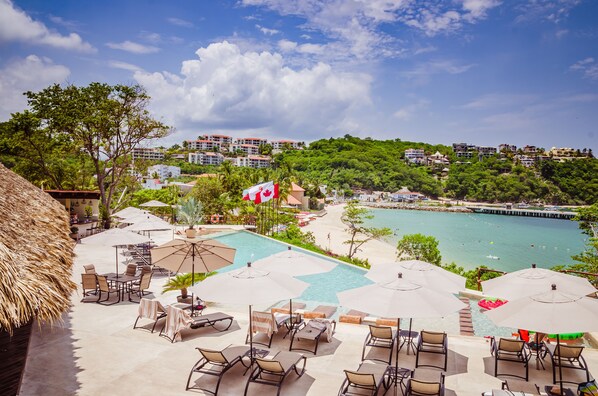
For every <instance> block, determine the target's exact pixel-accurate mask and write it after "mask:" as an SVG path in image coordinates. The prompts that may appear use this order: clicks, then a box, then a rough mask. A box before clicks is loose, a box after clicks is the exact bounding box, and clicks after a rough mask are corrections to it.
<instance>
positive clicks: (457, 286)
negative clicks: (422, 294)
mask: <svg viewBox="0 0 598 396" xmlns="http://www.w3.org/2000/svg"><path fill="white" fill-rule="evenodd" d="M399 272H401V273H402V274H403V276H404V277H405V278H406V279H407V280H409V281H411V282H414V283H417V284H420V285H422V286H426V287H429V288H431V289H434V290H441V291H446V292H449V293H459V292H460V291H461V290H464V289H465V282H466V279H465V277H463V276H461V275H457V274H455V273H453V272H450V271H447V270H445V269H444V268H442V267H440V266H438V265H434V264H430V263H427V262H425V261H421V260H404V261H394V262H386V263H374V264H372V268H371V269H370V270H369V271H368V273H367V274H366V275H365V276H366V278H368V279H371V280H373V281H374V282H384V281H388V280H391V279H394V278H395V277H396V276H397V273H399Z"/></svg>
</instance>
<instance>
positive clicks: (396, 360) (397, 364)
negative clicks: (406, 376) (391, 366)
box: [394, 318, 409, 395]
mask: <svg viewBox="0 0 598 396" xmlns="http://www.w3.org/2000/svg"><path fill="white" fill-rule="evenodd" d="M400 329H401V318H397V341H396V342H395V344H396V348H397V349H396V350H397V351H396V352H395V378H394V381H395V395H396V394H397V385H398V384H397V382H398V378H399V341H400V339H401V338H400V335H399V334H400V333H401V330H400ZM407 352H409V349H407Z"/></svg>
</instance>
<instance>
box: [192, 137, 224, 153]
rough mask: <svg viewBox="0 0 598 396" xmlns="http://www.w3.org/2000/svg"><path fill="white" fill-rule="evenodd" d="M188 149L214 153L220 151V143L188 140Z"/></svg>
mask: <svg viewBox="0 0 598 396" xmlns="http://www.w3.org/2000/svg"><path fill="white" fill-rule="evenodd" d="M187 148H188V149H189V150H199V151H214V150H220V143H218V142H213V141H211V140H206V139H202V140H187Z"/></svg>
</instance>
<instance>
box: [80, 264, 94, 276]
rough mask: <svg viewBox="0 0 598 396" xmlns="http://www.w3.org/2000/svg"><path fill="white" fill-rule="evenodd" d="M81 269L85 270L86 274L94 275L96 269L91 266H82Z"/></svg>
mask: <svg viewBox="0 0 598 396" xmlns="http://www.w3.org/2000/svg"><path fill="white" fill-rule="evenodd" d="M83 269H84V270H85V273H86V274H95V273H96V267H95V265H93V264H85V265H84V266H83Z"/></svg>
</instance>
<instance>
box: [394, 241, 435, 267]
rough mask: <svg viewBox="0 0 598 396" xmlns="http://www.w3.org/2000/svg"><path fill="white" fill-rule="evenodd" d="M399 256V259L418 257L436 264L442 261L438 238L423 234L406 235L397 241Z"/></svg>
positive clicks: (417, 258)
mask: <svg viewBox="0 0 598 396" xmlns="http://www.w3.org/2000/svg"><path fill="white" fill-rule="evenodd" d="M397 256H398V257H399V259H416V260H422V261H425V262H428V263H430V264H436V265H441V262H442V256H441V255H440V249H438V239H436V238H435V237H433V236H430V235H423V234H407V235H404V236H403V238H401V240H400V241H399V242H398V243H397Z"/></svg>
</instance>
